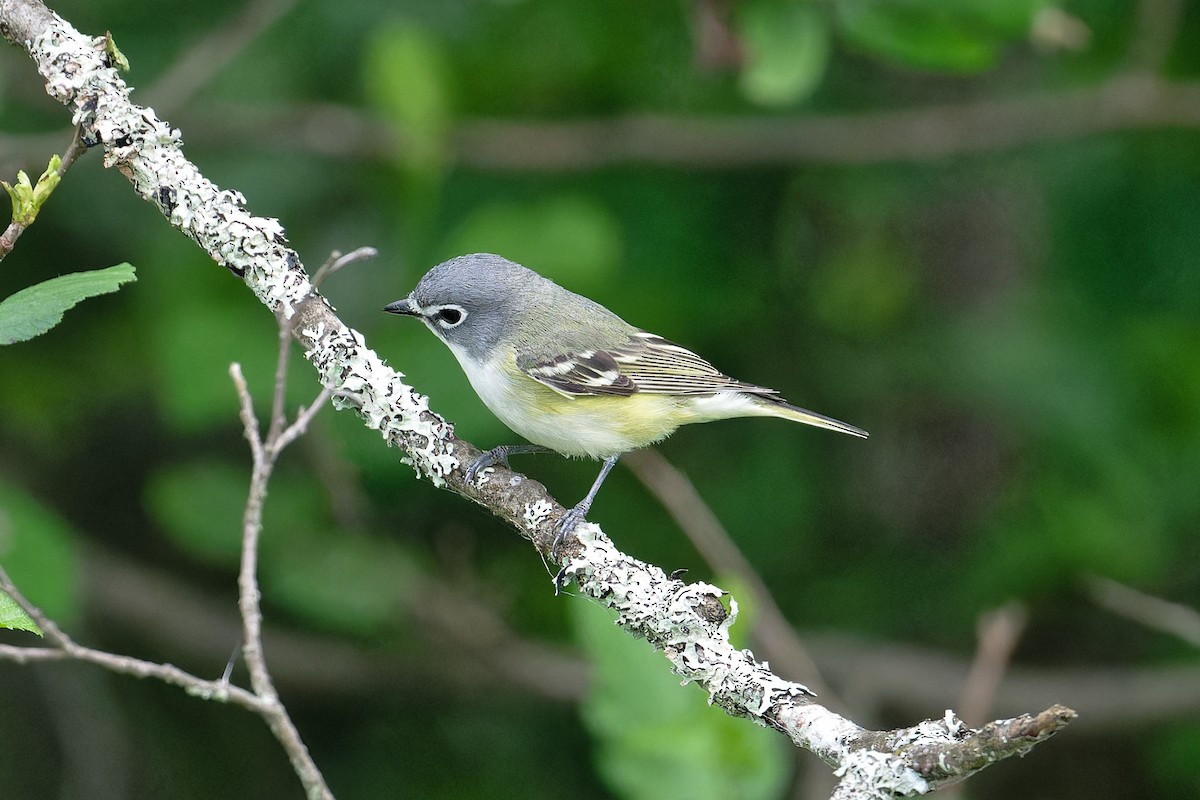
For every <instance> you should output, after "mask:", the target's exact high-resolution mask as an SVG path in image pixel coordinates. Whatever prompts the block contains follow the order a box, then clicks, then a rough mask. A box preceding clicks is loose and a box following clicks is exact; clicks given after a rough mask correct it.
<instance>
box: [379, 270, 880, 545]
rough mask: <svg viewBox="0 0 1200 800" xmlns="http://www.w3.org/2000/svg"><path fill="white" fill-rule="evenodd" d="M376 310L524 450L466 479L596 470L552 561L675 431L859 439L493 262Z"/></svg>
mask: <svg viewBox="0 0 1200 800" xmlns="http://www.w3.org/2000/svg"><path fill="white" fill-rule="evenodd" d="M383 310H384V311H386V312H388V313H390V314H399V315H402V316H409V317H416V318H417V319H420V320H421V321H422V322H424V323H425V325H426V327H428V328H429V330H431V331H432V332H433V334H434V335H435V336H437V337H438V338H439V339H441V340H442V342H443V343H444V344H445V345H446V346H447V347H448V348H449V349H450V352H451V353H453V354H454V357H455V358H456V359H457V360H458V363H459V366H460V367H462V370H463V372H464V373H466V376H467V380H468V381H470V384H471V387H472V388H473V389H474V390H475V393H476V394H477V395H478V396H479V398H480V400H482V401H483V404H484V405H485V406H487V407H488V409H489V410H490V411H491V412H492V413H493V414H495V415H496V417H498V418H499V419H500V421H501V422H503V423H504V424H505V425H507V426H508V427H509V428H511V429H512V430H513V431H514V432H516V433H517V434H519V435H520V436H522V437H524V438H525V439H526V440H527V441H528V442H529V443H530V444H516V445H501V446H499V447H495V448H493V449H491V450H489V451H487V452H486V453H484V454H483V455H482V456H480V457H479V458H478V459H476V460H475V461H474V462H473V463H472V464H471V465H470V466H469V467H468V469H467V472H466V477H467V481H468V482H473V481H474V478H475V476H476V475H477V474H478V473H479V471H480V470H481V469H484V468H486V467H489V466H494V465H496V464H503V465H504V466H506V467H508V466H509V463H508V457H509V456H511V455H515V454H521V453H533V452H547V451H553V452H557V453H559V454H561V455H564V456H568V457H590V458H594V459H598V460H600V461H602V462H603V464H602V466H601V468H600V474H599V475H598V476H597V477H596V480H595V482H593V484H592V487H591V489H590V490H589V491H588V493H587V495H586V496H585V497H584V498H583V500H581V501H580V502H579V503H578V504H576V505H575V506H574V507H573V508H571V509H568V510H567V511H566V512H565V513H564V514H563V515H562V516H561V517H560V519H559V520H558V522H557V523H556V525H555V538H554V546H553V547H552V551H553V550H554V549H556V548H557V547H558V545H559V543H560V542H561V541H562V539H563V538H564V537H565V536H566V535H567V534H569V533H570V532H571V531H572V530H573V529H574V528H575V527H576V526H577V525H578V524H579V523H580V522H582V521H583V520H584V519H585V518H586V517H587V513H588V511H589V510H590V509H591V506H592V503H593V501H594V500H595V499H596V493H597V492H599V491H600V486H601V485H602V484H603V483H604V480H605V478H607V477H608V474H609V472H611V471H612V468H613V466H614V465H615V464H616V463H617V460H618V459H619V458H620V457H621V456H622V455H623V454H625V453H628V452H630V451H631V450H637V449H639V448H642V447H646V446H648V445H651V444H654V443H656V442H659V441H661V440H663V439H665V438H666V437H668V436H670V435H671V434H672V433H674V432H675V430H676V429H677V428H678V427H679V426H681V425H689V424H693V423H699V422H712V421H714V420H720V419H729V418H733V417H779V418H781V419H786V420H791V421H793V422H800V423H804V424H806V425H813V426H815V427H818V428H826V429H829V430H833V431H838V432H840V433H846V434H850V435H852V436H859V437H862V438H866V437H867V436H868V434H867V432H866V431H864V430H862V429H861V428H857V427H855V426H853V425H849V424H847V423H845V422H841V421H840V420H836V419H833V418H832V417H827V416H825V415H823V414H818V413H816V412H814V411H809V410H807V409H804V408H800V407H798V406H794V405H791V404H789V403H788V402H786V401H785V400H784V399H783V398H782V397H780V396H779V393H778V392H777V391H776V390H774V389H768V388H767V387H765V386H757V385H755V384H753V383H745V382H743V381H739V380H735V379H733V378H731V377H729V376H727V375H725V374H723V373H722V372H721V371H719V370H718V369H716V368H715V367H713V366H712V365H711V364H710V363H708V361H706V360H704V359H703V358H701V357H700V356H698V355H696V354H695V353H693V352H692V351H691V350H688V349H687V348H686V347H682V346H680V345H678V344H675V343H674V342H671V341H668V340H667V339H664V338H663V337H661V336H659V335H657V334H654V333H650V332H648V331H646V330H643V329H641V328H638V327H636V326H634V325H631V324H629V323H628V322H626V321H625V320H623V319H621V318H620V317H619V316H617V315H616V314H615V313H613V312H612V311H609V310H608V309H607V308H605V307H604V306H602V305H600V304H599V303H597V302H595V301H593V300H590V299H588V298H587V297H584V296H582V295H578V294H575V293H574V292H572V291H569V290H567V289H564V288H563V287H561V286H559V285H558V284H557V283H554V282H553V281H551V280H549V279H548V278H545V277H542V276H541V275H539V274H538V273H537V272H534V271H533V270H531V269H529V268H527V267H524V266H521V265H520V264H517V263H515V262H513V261H509V260H508V259H506V258H504V257H502V256H498V255H494V254H492V253H472V254H470V255H463V256H458V257H457V258H452V259H450V260H448V261H444V262H442V263H440V264H438V265H437V266H435V267H433V268H432V269H430V270H429V271H428V272H427V273H425V275H424V277H422V278H421V279H420V281H418V282H417V285H416V287H415V288H414V289H413V290H412V292H410V293H409V294H408V296H406V297H404V298H401V299H400V300H396V301H395V302H392V303H389V304H388V305H387V306H385V307H384V309H383Z"/></svg>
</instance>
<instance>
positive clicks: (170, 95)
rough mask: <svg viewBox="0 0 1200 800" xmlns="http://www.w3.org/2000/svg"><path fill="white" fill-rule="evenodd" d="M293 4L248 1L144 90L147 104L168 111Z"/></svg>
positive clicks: (188, 98)
mask: <svg viewBox="0 0 1200 800" xmlns="http://www.w3.org/2000/svg"><path fill="white" fill-rule="evenodd" d="M295 7H296V0H250V2H248V3H246V4H245V5H244V6H242V7H240V8H239V9H238V10H237V11H236V12H235V13H234V14H233V15H232V16H230V18H229V19H227V20H225V21H224V22H223V23H222V24H221V25H219V26H217V27H216V28H214V29H213V30H211V31H209V32H208V33H206V34H205V35H204V36H203V37H202V38H201V39H200V40H199V41H198V42H196V43H195V44H194V45H193V46H192V47H191V48H190V49H188V50H187V51H186V52H184V53H183V54H182V56H180V57H179V58H178V59H177V60H176V61H175V63H174V64H172V65H171V66H170V67H169V68H168V69H167V70H166V72H164V73H163V74H162V75H161V76H160V77H159V78H158V80H157V81H156V82H155V83H154V84H153V85H152V86H150V87H148V88H147V89H146V98H147V100H146V104H147V105H149V106H153V107H154V108H157V109H158V111H159V113H161V114H170V113H172V112H174V111H175V109H177V108H182V107H184V106H186V105H187V104H188V103H189V102H191V100H192V97H193V96H194V95H195V94H196V92H198V91H199V90H200V89H201V88H202V87H203V86H204V85H205V84H207V83H208V82H209V81H210V80H212V78H213V76H214V75H216V74H218V73H219V72H220V71H221V70H222V69H224V68H225V66H226V65H228V64H229V62H231V61H233V60H234V59H235V58H237V56H238V55H239V54H241V52H242V51H243V50H245V49H246V48H247V47H249V46H250V45H251V44H252V43H253V42H254V40H255V39H257V38H258V37H259V36H261V35H262V34H263V33H264V32H265V31H266V30H268V29H269V28H270V27H271V26H272V25H274V24H275V23H276V22H278V21H279V19H280V18H282V17H283V16H284V15H285V14H287V13H288V12H289V11H291V10H292V9H293V8H295Z"/></svg>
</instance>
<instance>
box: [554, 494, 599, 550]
mask: <svg viewBox="0 0 1200 800" xmlns="http://www.w3.org/2000/svg"><path fill="white" fill-rule="evenodd" d="M589 506H591V503H587V504H584V503H580V504H579V505H577V506H575V507H574V508H568V509H567V510H566V512H565V513H564V514H563V515H562V516H561V517H559V520H558V522H556V523H554V541H553V542H552V543H551V544H550V557H551V558H555V557H556V556H557V555H558V548H559V546H560V545H561V544H562V543H563V539H566V538H567V537H568V536H570V535H571V533H572V532H574V530H575V529H576V528H577V527H579V524H580V523H582V522H586V521H587V513H588V507H589Z"/></svg>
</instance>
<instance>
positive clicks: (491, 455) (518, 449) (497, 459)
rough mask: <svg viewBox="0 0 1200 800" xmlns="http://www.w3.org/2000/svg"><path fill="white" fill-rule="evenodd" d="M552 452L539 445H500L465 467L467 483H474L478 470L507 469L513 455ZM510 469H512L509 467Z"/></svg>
mask: <svg viewBox="0 0 1200 800" xmlns="http://www.w3.org/2000/svg"><path fill="white" fill-rule="evenodd" d="M552 452H554V451H553V450H551V449H550V448H549V447H542V446H541V445H540V444H502V445H500V446H499V447H493V448H492V449H491V450H488V451H487V452H486V453H484V454H483V455H481V456H480V457H479V458H477V459H475V463H473V464H471V466H469V467H467V483H474V482H475V476H476V475H478V474H479V470H481V469H484V468H486V467H494V466H496V465H497V464H503V465H504V466H506V467H508V466H509V464H508V457H509V456H513V455H518V456H519V455H522V454H524V453H552ZM509 469H512V467H509Z"/></svg>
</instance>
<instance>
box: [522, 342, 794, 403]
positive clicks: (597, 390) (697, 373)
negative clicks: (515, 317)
mask: <svg viewBox="0 0 1200 800" xmlns="http://www.w3.org/2000/svg"><path fill="white" fill-rule="evenodd" d="M517 367H518V368H519V369H520V370H521V371H522V372H524V373H525V374H526V375H528V376H529V377H531V378H533V379H534V380H536V381H538V382H539V383H542V384H545V385H546V386H549V387H550V388H551V389H553V390H555V391H556V392H559V393H560V394H563V395H566V396H568V397H576V396H580V395H631V394H635V393H637V392H645V393H648V394H679V395H705V394H716V393H717V392H727V391H739V392H749V393H752V394H764V395H773V394H776V392H775V390H774V389H767V388H765V387H763V386H755V385H754V384H750V383H742V382H741V381H736V380H734V379H733V378H730V377H729V376H728V375H724V374H722V373H721V372H720V371H719V370H718V369H717V368H716V367H714V366H713V365H712V364H709V363H708V362H707V361H705V360H704V359H703V358H701V357H700V356H698V355H696V354H695V353H693V352H692V351H691V350H688V349H687V348H686V347H680V346H679V345H677V344H674V343H672V342H669V341H667V340H666V339H664V338H662V337H661V336H656V335H655V334H653V333H647V332H645V331H638V332H636V333H634V334H633V335H632V336H630V337H629V340H628V341H627V342H624V343H622V344H620V345H617V346H614V347H606V348H589V349H580V350H575V351H568V352H563V353H557V354H554V355H544V354H539V355H534V354H531V353H518V355H517Z"/></svg>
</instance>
